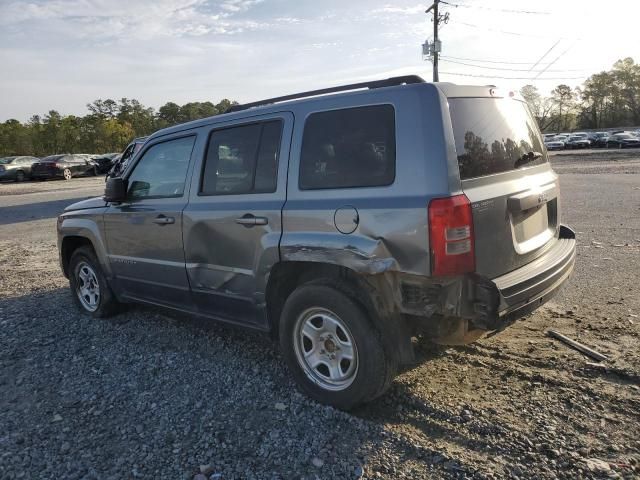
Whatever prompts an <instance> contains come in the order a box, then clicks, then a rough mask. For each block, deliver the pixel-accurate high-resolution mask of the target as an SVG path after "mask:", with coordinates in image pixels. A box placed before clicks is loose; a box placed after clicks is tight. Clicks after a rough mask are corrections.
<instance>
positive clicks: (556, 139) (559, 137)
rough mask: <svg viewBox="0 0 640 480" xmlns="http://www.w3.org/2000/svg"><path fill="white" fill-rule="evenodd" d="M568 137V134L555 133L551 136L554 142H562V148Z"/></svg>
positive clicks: (565, 144)
mask: <svg viewBox="0 0 640 480" xmlns="http://www.w3.org/2000/svg"><path fill="white" fill-rule="evenodd" d="M568 139H569V136H568V135H556V136H555V137H553V141H554V142H562V148H565V147H566V146H567V140H568Z"/></svg>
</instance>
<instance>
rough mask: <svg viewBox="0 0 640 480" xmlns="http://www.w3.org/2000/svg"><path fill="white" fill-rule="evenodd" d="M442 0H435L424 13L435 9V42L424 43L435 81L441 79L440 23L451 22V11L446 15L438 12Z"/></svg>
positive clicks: (424, 52)
mask: <svg viewBox="0 0 640 480" xmlns="http://www.w3.org/2000/svg"><path fill="white" fill-rule="evenodd" d="M441 1H442V0H433V5H431V6H430V7H429V8H427V10H426V11H425V12H424V13H429V12H431V11H432V10H433V43H432V44H429V42H428V41H426V42H425V44H424V45H423V55H425V54H426V55H428V56H429V57H430V58H431V61H432V62H433V81H434V82H438V81H440V76H439V75H438V56H439V54H440V50H441V43H440V40H439V39H438V25H439V24H440V22H441V21H442V22H444V23H448V22H449V13H445V14H444V15H442V16H441V15H439V14H438V4H439V3H440V2H441ZM444 3H447V2H444Z"/></svg>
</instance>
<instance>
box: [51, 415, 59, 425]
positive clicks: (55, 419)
mask: <svg viewBox="0 0 640 480" xmlns="http://www.w3.org/2000/svg"><path fill="white" fill-rule="evenodd" d="M51 421H52V422H54V423H55V422H61V421H62V415H60V414H58V413H56V414H55V415H54V416H53V419H52V420H51Z"/></svg>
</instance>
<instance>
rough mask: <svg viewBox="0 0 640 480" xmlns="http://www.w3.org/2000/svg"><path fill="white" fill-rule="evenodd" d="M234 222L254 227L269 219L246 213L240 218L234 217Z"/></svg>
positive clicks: (263, 223) (267, 221) (264, 223)
mask: <svg viewBox="0 0 640 480" xmlns="http://www.w3.org/2000/svg"><path fill="white" fill-rule="evenodd" d="M236 223H238V224H240V225H244V226H245V227H255V226H256V225H267V224H268V223H269V219H268V218H267V217H255V216H253V215H251V214H250V213H247V214H246V215H243V216H242V217H240V218H236Z"/></svg>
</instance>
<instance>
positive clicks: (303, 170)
mask: <svg viewBox="0 0 640 480" xmlns="http://www.w3.org/2000/svg"><path fill="white" fill-rule="evenodd" d="M395 163H396V134H395V112H394V109H393V107H392V106H391V105H374V106H368V107H357V108H348V109H342V110H331V111H328V112H318V113H313V114H311V115H309V118H308V119H307V122H306V124H305V126H304V134H303V139H302V152H301V153H300V178H299V186H300V189H302V190H315V189H324V188H351V187H377V186H384V185H390V184H391V183H393V181H394V179H395Z"/></svg>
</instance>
